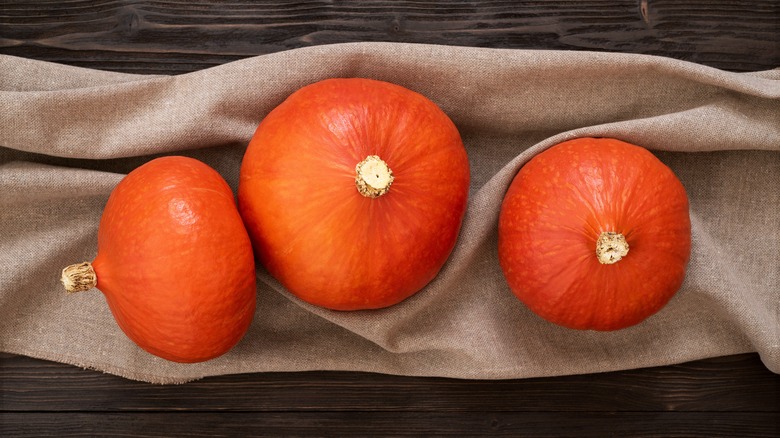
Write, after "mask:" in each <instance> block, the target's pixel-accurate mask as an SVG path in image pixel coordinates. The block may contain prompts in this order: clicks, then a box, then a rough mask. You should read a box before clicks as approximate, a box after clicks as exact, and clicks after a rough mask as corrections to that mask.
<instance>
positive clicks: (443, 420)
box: [0, 412, 778, 438]
mask: <svg viewBox="0 0 780 438" xmlns="http://www.w3.org/2000/svg"><path fill="white" fill-rule="evenodd" d="M777 426H778V425H777V416H776V415H775V414H771V413H720V414H718V415H717V416H713V415H712V414H710V413H679V412H658V413H652V414H647V413H632V412H627V413H604V412H583V413H549V412H528V413H502V412H474V413H468V414H463V413H457V414H456V413H429V412H373V413H360V414H359V415H357V414H356V413H354V412H327V413H317V412H308V413H301V412H296V413H276V412H269V413H255V412H251V413H250V412H246V413H236V412H234V413H221V414H217V413H210V412H189V413H156V414H150V413H146V414H138V413H135V414H132V413H126V414H113V413H112V414H106V413H57V414H51V413H25V414H13V415H10V414H4V413H0V435H3V436H13V437H48V436H53V437H54V436H56V437H62V436H103V437H112V436H123V437H129V436H143V437H158V436H166V437H167V436H183V435H186V436H203V437H206V436H339V437H343V436H431V435H435V436H444V435H446V436H464V435H466V436H482V435H488V434H489V435H491V436H533V437H561V436H577V437H585V438H587V437H598V438H603V437H608V436H612V437H631V436H642V437H656V436H658V437H661V436H662V437H708V438H714V437H728V438H733V437H741V438H747V437H773V436H777V431H778V429H777Z"/></svg>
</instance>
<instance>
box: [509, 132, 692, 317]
mask: <svg viewBox="0 0 780 438" xmlns="http://www.w3.org/2000/svg"><path fill="white" fill-rule="evenodd" d="M498 233H499V235H498V237H499V243H498V250H499V260H500V263H501V267H502V269H503V272H504V275H505V277H506V279H507V281H508V283H509V286H510V289H511V290H512V292H514V294H515V295H517V297H518V298H519V299H520V300H521V301H523V302H524V303H525V304H526V305H527V306H528V307H529V308H530V309H531V310H532V311H534V312H535V313H537V314H538V315H540V316H541V317H543V318H545V319H547V320H549V321H551V322H554V323H556V324H560V325H563V326H566V327H570V328H575V329H593V330H616V329H621V328H624V327H628V326H631V325H634V324H637V323H639V322H641V321H643V320H644V319H646V318H647V317H649V316H650V315H652V314H654V313H656V312H657V311H658V310H660V309H661V308H662V307H663V306H664V305H665V304H666V303H667V302H668V301H669V300H670V299H671V298H672V296H673V295H674V294H675V293H676V292H677V290H678V289H679V288H680V286H681V284H682V281H683V277H684V275H685V269H686V265H687V263H688V258H689V255H690V249H691V225H690V217H689V211H688V197H687V195H686V193H685V189H684V188H683V185H682V184H681V183H680V181H679V180H678V179H677V177H676V176H675V175H674V174H673V173H672V171H671V169H669V168H668V167H667V166H666V165H664V164H663V163H662V162H661V161H660V160H658V159H657V158H656V157H655V156H654V155H653V154H651V153H650V152H649V151H647V150H646V149H644V148H642V147H639V146H635V145H631V144H628V143H625V142H622V141H619V140H615V139H608V138H598V139H597V138H579V139H575V140H571V141H566V142H564V143H561V144H559V145H556V146H553V147H552V148H550V149H548V150H546V151H544V152H542V153H540V154H539V155H537V156H536V157H534V158H533V159H531V160H530V161H529V162H528V163H527V164H526V165H525V166H523V168H522V169H521V170H520V172H519V173H518V174H517V176H516V177H515V179H514V181H513V182H512V184H511V186H510V188H509V190H508V192H507V193H506V196H505V198H504V202H503V205H502V207H501V214H500V218H499V228H498Z"/></svg>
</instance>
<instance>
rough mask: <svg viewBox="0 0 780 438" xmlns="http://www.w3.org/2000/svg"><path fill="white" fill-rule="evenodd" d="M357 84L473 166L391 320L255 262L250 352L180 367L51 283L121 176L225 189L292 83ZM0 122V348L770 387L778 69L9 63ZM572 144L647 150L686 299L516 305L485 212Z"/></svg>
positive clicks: (364, 53)
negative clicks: (400, 103)
mask: <svg viewBox="0 0 780 438" xmlns="http://www.w3.org/2000/svg"><path fill="white" fill-rule="evenodd" d="M355 76H357V77H370V78H375V79H380V80H385V81H390V82H394V83H397V84H399V85H402V86H405V87H408V88H410V89H412V90H415V91H418V92H420V93H422V94H424V95H425V96H427V97H429V98H430V99H432V100H433V101H434V102H436V103H437V104H438V105H440V106H441V108H442V109H443V110H444V111H445V112H446V113H447V114H449V115H450V117H452V119H453V121H454V122H455V124H456V125H457V126H458V128H459V129H460V131H461V133H462V135H463V138H464V142H465V145H466V148H467V150H468V153H469V157H470V160H471V166H472V184H471V190H470V201H469V205H468V211H467V214H466V217H465V220H464V223H463V228H462V231H461V235H460V237H459V240H458V243H457V246H456V248H455V250H454V252H453V253H452V255H451V257H450V259H449V261H448V262H447V264H446V265H445V266H444V268H443V270H442V271H441V273H440V274H439V276H438V277H437V278H436V279H435V280H434V281H433V282H432V283H431V284H429V285H428V286H427V287H426V288H425V289H423V290H422V291H421V292H420V293H418V294H417V295H415V296H414V297H412V298H410V299H408V300H407V301H404V302H403V303H401V304H399V305H397V306H394V307H392V308H388V309H384V310H379V311H360V312H351V313H344V312H334V311H328V310H324V309H320V308H316V307H313V306H310V305H308V304H306V303H303V302H301V301H299V300H297V299H296V298H294V297H292V296H291V295H290V294H289V293H287V292H286V291H285V290H284V289H283V288H282V287H280V285H279V284H278V283H277V282H276V281H274V280H273V279H272V278H270V277H269V276H268V275H267V274H266V272H265V271H264V270H263V268H262V267H258V270H257V275H258V290H257V293H258V306H257V313H256V315H255V320H254V323H253V324H252V327H251V329H250V330H249V332H248V333H247V335H246V337H245V338H244V339H243V340H242V341H241V342H240V343H239V345H238V346H236V348H234V349H233V350H232V351H231V352H229V353H228V354H226V355H224V356H222V357H220V358H217V359H215V360H212V361H209V362H206V363H200V364H191V365H184V364H176V363H172V362H167V361H165V360H162V359H159V358H156V357H153V356H151V355H149V354H147V353H146V352H144V351H142V350H141V349H139V348H138V347H136V346H135V345H134V344H133V343H132V342H130V341H129V340H128V339H127V338H126V337H125V336H124V334H123V333H122V332H121V331H120V329H119V328H118V327H117V325H116V323H115V322H114V320H113V318H112V316H111V314H110V312H109V310H108V307H107V305H106V302H105V300H104V298H103V296H102V294H101V293H100V292H98V291H96V290H95V291H91V292H86V293H82V294H78V295H73V296H68V295H66V294H65V293H64V292H63V289H62V286H61V285H60V284H59V275H60V269H61V268H62V267H64V266H65V265H68V264H70V263H75V262H80V261H85V260H91V259H92V258H93V257H94V256H95V253H96V233H97V225H98V221H99V219H100V215H101V211H102V208H103V206H104V204H105V202H106V200H107V198H108V196H109V193H110V192H111V190H112V188H113V187H114V186H115V185H116V184H117V183H118V182H119V181H120V179H121V178H122V176H123V175H124V174H126V173H127V172H129V171H130V170H132V169H134V168H135V167H137V166H139V165H140V164H142V163H144V162H146V161H148V160H150V159H152V158H154V157H156V156H160V155H163V154H181V155H187V156H191V157H195V158H198V159H200V160H202V161H204V162H206V163H207V164H209V165H211V166H212V167H214V168H216V169H217V170H218V171H219V172H220V173H221V174H222V175H223V176H224V177H225V178H226V179H227V181H228V182H229V183H230V184H231V186H232V187H233V189H234V190H235V189H236V187H237V182H238V171H239V166H240V162H241V159H242V155H243V151H244V148H245V147H246V144H247V142H248V140H249V138H250V137H251V135H252V133H253V132H254V129H255V127H256V126H257V124H258V122H259V121H260V120H261V119H262V118H263V116H264V115H265V114H267V113H268V112H269V111H270V110H271V109H272V108H274V107H275V106H276V105H278V104H279V103H280V102H281V101H282V100H283V99H284V98H285V97H287V96H288V95H289V94H290V93H292V92H293V91H295V90H296V89H298V88H299V87H301V86H303V85H306V84H309V83H312V82H315V81H317V80H320V79H324V78H329V77H355ZM0 109H1V110H0V349H1V350H2V351H5V352H11V353H17V354H23V355H29V356H33V357H38V358H44V359H50V360H55V361H61V362H67V363H71V364H74V365H79V366H83V367H89V368H94V369H98V370H103V371H106V372H109V373H113V374H117V375H121V376H125V377H127V378H131V379H138V380H145V381H149V382H157V383H175V382H184V381H188V380H192V379H197V378H200V377H203V376H208V375H218V374H228V373H244V372H257V371H298V370H313V369H317V370H360V371H373V372H380V373H392V374H404V375H423V376H449V377H457V378H477V379H501V378H519V377H533V376H549V375H564V374H576V373H592V372H600V371H609V370H619V369H628V368H636V367H646V366H654V365H665V364H672V363H679V362H683V361H689V360H694V359H699V358H706V357H713V356H719V355H728V354H735V353H742V352H751V351H757V352H758V353H759V354H760V355H761V358H762V360H763V362H764V363H765V364H766V366H767V367H768V368H769V369H771V370H772V371H774V372H780V345H779V344H780V328H779V324H780V323H779V321H778V319H779V313H780V290H779V289H778V277H780V272H779V270H780V268H779V267H778V257H779V256H778V254H780V213H778V210H779V208H780V207H779V206H780V70H772V71H766V72H758V73H751V74H737V73H729V72H724V71H720V70H717V69H713V68H708V67H704V66H701V65H696V64H691V63H686V62H681V61H676V60H671V59H666V58H660V57H651V56H642V55H626V54H607V53H590V52H562V51H523V50H495V49H479V48H456V47H442V46H429V45H399V44H391V43H356V44H343V45H332V46H320V47H312V48H305V49H297V50H291V51H288V52H283V53H276V54H271V55H265V56H260V57H255V58H250V59H245V60H241V61H237V62H232V63H229V64H225V65H221V66H218V67H214V68H209V69H206V70H202V71H198V72H194V73H190V74H185V75H180V76H175V77H166V76H140V75H128V74H119V73H110V72H100V71H93V70H87V69H80V68H75V67H68V66H61V65H55V64H51V63H45V62H39V61H31V60H26V59H20V58H15V57H9V56H2V57H0ZM577 136H609V137H616V138H619V139H622V140H625V141H629V142H633V143H636V144H639V145H643V146H645V147H647V148H648V149H650V150H652V151H653V152H654V153H655V154H656V155H657V156H658V157H659V158H660V159H661V160H662V161H664V162H665V163H666V164H668V165H669V166H670V167H671V168H672V169H673V170H674V171H675V172H676V174H677V175H678V176H679V177H680V179H681V180H682V182H683V184H684V185H685V187H686V189H687V191H688V194H689V197H690V201H691V219H692V225H693V249H692V255H691V262H690V265H689V267H688V273H687V276H686V279H685V283H684V284H683V286H682V289H681V290H680V291H679V293H678V294H677V295H676V296H675V298H673V299H672V301H671V302H670V303H669V304H668V305H667V306H666V307H665V308H664V309H663V310H661V311H660V312H659V313H658V314H656V315H654V316H652V317H651V318H649V319H648V320H646V321H645V322H643V323H641V324H639V325H637V326H635V327H631V328H628V329H625V330H621V331H616V332H608V333H601V332H592V331H575V330H569V329H565V328H562V327H558V326H555V325H553V324H550V323H548V322H546V321H544V320H542V319H540V318H538V317H537V316H535V315H534V314H533V313H531V312H530V311H529V310H528V309H527V308H525V307H524V306H523V304H522V303H521V302H519V301H518V300H517V299H516V298H515V297H514V296H513V295H512V294H511V293H510V291H509V290H508V287H507V285H506V283H505V281H504V279H503V276H502V274H501V271H500V268H499V265H498V260H497V254H496V239H497V237H496V229H497V218H498V212H499V208H500V205H501V200H502V197H503V195H504V192H505V190H506V188H507V187H508V185H509V183H510V182H511V180H512V177H513V176H514V175H515V173H516V172H517V171H518V169H519V168H520V167H521V166H522V165H523V164H524V163H525V162H526V161H527V160H528V159H530V158H531V157H532V156H534V154H536V153H538V152H540V151H542V150H544V149H545V148H547V147H549V146H551V145H553V144H555V143H557V142H560V141H562V140H565V139H570V138H573V137H577ZM172 257H175V255H172Z"/></svg>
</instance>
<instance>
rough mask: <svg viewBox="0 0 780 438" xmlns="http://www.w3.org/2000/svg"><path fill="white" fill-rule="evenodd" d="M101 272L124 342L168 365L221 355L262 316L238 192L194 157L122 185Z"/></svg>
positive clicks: (104, 230)
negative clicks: (258, 314)
mask: <svg viewBox="0 0 780 438" xmlns="http://www.w3.org/2000/svg"><path fill="white" fill-rule="evenodd" d="M92 265H93V268H94V270H95V272H96V274H97V288H98V289H100V290H101V291H102V292H103V293H104V295H105V297H106V300H107V302H108V305H109V307H110V308H111V312H112V313H113V315H114V318H115V319H116V321H117V323H118V324H119V326H120V327H121V328H122V330H123V331H124V332H125V334H127V336H128V337H129V338H130V339H132V340H133V341H134V342H135V343H136V344H138V345H139V346H140V347H142V348H143V349H145V350H146V351H148V352H150V353H152V354H154V355H156V356H159V357H162V358H164V359H168V360H171V361H175V362H201V361H205V360H209V359H212V358H215V357H217V356H220V355H222V354H223V353H225V352H227V351H228V350H230V349H231V348H232V347H233V346H234V345H235V344H236V343H237V342H238V341H239V340H240V339H241V338H242V337H243V335H244V334H245V333H246V331H247V329H248V327H249V325H250V323H251V321H252V318H253V316H254V312H255V296H256V289H255V281H256V280H255V278H256V276H255V268H254V257H253V253H252V248H251V243H250V240H249V236H248V234H247V232H246V229H245V228H244V226H243V223H242V221H241V218H240V216H239V214H238V210H237V209H236V204H235V200H234V197H233V192H232V191H231V189H230V187H229V186H228V185H227V183H226V182H225V181H224V180H223V179H222V177H221V176H220V175H219V174H218V173H217V172H216V171H215V170H213V169H211V168H210V167H208V166H207V165H206V164H203V163H201V162H200V161H197V160H194V159H191V158H185V157H164V158H158V159H155V160H152V161H150V162H148V163H146V164H144V165H143V166H140V167H139V168H137V169H135V170H134V171H133V172H131V173H130V174H128V175H127V177H125V178H124V179H123V180H122V181H121V182H120V183H119V184H118V185H117V187H116V188H115V189H114V191H113V192H112V193H111V196H110V197H109V200H108V203H107V205H106V207H105V210H104V212H103V216H102V218H101V221H100V227H99V231H98V255H97V257H96V258H95V260H94V262H93V263H92Z"/></svg>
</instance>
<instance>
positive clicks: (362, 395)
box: [0, 0, 780, 437]
mask: <svg viewBox="0 0 780 438" xmlns="http://www.w3.org/2000/svg"><path fill="white" fill-rule="evenodd" d="M779 5H780V2H778V1H777V0H770V1H750V2H749V1H720V0H719V1H704V0H687V1H675V0H667V1H646V0H643V1H544V2H513V1H497V0H496V1H484V2H459V1H448V2H428V1H403V2H388V1H377V2H352V1H340V2H339V1H324V0H323V1H289V2H288V1H286V0H275V1H273V2H248V1H231V2H227V3H222V2H218V1H197V2H185V1H124V0H118V1H112V0H106V1H85V0H84V1H82V0H70V1H56V2H55V1H48V2H43V1H21V0H20V1H10V0H0V53H5V54H11V55H17V56H22V57H27V58H33V59H41V60H48V61H55V62H60V63H65V64H72V65H78V66H83V67H90V68H98V69H106V70H114V71H122V72H132V73H157V74H179V73H185V72H190V71H194V70H198V69H203V68H206V67H210V66H213V65H218V64H222V63H225V62H229V61H233V60H237V59H241V58H245V57H248V56H254V55H260V54H265V53H271V52H276V51H281V50H287V49H293V48H297V47H303V46H311V45H318V44H328V43H339V42H350V41H396V42H419V43H435V44H448V45H462V46H478V47H502V48H534V49H566V50H600V51H613V52H630V53H645V54H653V55H662V56H668V57H672V58H677V59H683V60H687V61H693V62H697V63H700V64H704V65H709V66H713V67H717V68H721V69H725V70H731V71H751V70H762V69H769V68H775V67H778V66H780V49H779V48H780V30H779V29H778V22H779V21H778V20H779V17H780V6H779ZM779 387H780V376H778V375H775V374H772V373H771V372H769V371H768V370H767V369H766V368H765V367H764V366H763V364H762V363H761V361H760V360H759V358H758V356H757V355H755V354H745V355H738V356H730V357H723V358H714V359H708V360H701V361H697V362H692V363H687V364H681V365H675V366H667V367H658V368H650V369H641V370H629V371H622V372H613V373H604V374H596V375H582V376H564V377H557V378H543V379H525V380H503V381H467V380H453V379H443V378H411V377H398V376H386V375H376V374H368V373H350V372H307V373H264V374H248V375H235V376H223V377H214V378H207V379H204V380H201V381H197V382H193V383H189V384H186V385H181V386H155V385H149V384H145V383H140V382H133V381H128V380H124V379H122V378H119V377H115V376H111V375H105V374H102V373H99V372H94V371H88V370H82V369H80V368H77V367H73V366H69V365H62V364H57V363H53V362H46V361H41V360H35V359H30V358H26V357H21V356H15V355H10V354H4V353H0V436H3V437H11V436H66V435H83V436H113V435H121V436H179V435H196V436H226V435H230V436H256V435H274V436H278V435H283V436H290V435H335V436H342V435H362V436H366V435H407V434H408V435H417V436H427V435H433V434H452V435H470V436H473V435H487V434H490V435H511V436H594V437H605V436H618V437H623V436H685V437H691V436H703V437H713V436H727V437H747V436H774V437H778V436H780V426H778V421H780V420H779V419H780V388H779Z"/></svg>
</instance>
